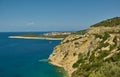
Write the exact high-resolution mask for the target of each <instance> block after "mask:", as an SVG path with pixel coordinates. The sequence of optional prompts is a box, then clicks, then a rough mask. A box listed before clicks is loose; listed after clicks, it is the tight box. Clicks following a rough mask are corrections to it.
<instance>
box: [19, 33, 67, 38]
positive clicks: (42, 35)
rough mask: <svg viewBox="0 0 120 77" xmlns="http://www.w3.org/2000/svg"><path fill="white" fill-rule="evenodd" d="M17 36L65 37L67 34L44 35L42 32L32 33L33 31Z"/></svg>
mask: <svg viewBox="0 0 120 77" xmlns="http://www.w3.org/2000/svg"><path fill="white" fill-rule="evenodd" d="M18 36H22V37H40V38H65V37H67V36H68V35H62V34H61V35H57V34H56V35H52V34H50V35H44V34H34V33H29V34H22V35H18Z"/></svg>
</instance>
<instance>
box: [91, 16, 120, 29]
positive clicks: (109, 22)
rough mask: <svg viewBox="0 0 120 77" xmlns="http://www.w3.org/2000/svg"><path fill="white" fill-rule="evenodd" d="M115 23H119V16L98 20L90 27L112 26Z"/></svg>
mask: <svg viewBox="0 0 120 77" xmlns="http://www.w3.org/2000/svg"><path fill="white" fill-rule="evenodd" d="M117 25H120V17H114V18H111V19H108V20H105V21H102V22H99V23H97V24H94V25H92V26H91V27H100V26H104V27H114V26H117Z"/></svg>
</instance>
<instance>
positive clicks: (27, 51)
mask: <svg viewBox="0 0 120 77" xmlns="http://www.w3.org/2000/svg"><path fill="white" fill-rule="evenodd" d="M38 33H39V34H41V33H42V32H38ZM19 34H24V33H15V32H14V33H8V32H6V33H5V32H4V33H0V77H62V76H63V73H62V72H59V70H60V69H58V68H56V67H54V66H52V65H50V64H49V63H47V62H39V60H41V59H47V58H48V56H49V55H50V54H51V53H52V50H53V48H54V47H55V46H56V45H57V44H58V43H60V41H57V40H33V39H29V40H28V39H27V40H26V39H10V38H8V36H10V35H19Z"/></svg>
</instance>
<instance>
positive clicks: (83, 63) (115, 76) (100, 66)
mask: <svg viewBox="0 0 120 77" xmlns="http://www.w3.org/2000/svg"><path fill="white" fill-rule="evenodd" d="M94 35H95V37H96V38H100V39H102V40H101V41H99V42H98V46H97V47H96V49H95V50H93V51H91V54H90V53H87V55H86V56H85V54H84V53H83V54H81V53H80V54H79V58H78V61H77V62H76V63H74V64H73V68H77V70H76V71H74V72H73V73H72V77H119V76H120V64H119V65H118V63H120V62H119V61H120V53H113V55H112V56H111V57H109V58H108V59H106V60H104V58H105V57H106V56H108V55H110V54H111V51H112V50H113V49H115V48H118V50H120V47H119V46H117V42H118V40H117V39H118V38H117V36H115V37H114V38H113V42H114V44H109V43H108V42H105V41H106V40H107V39H108V38H109V37H110V33H109V32H104V33H103V34H94ZM76 44H77V43H76ZM108 46H109V47H110V48H109V50H102V48H103V47H108ZM96 53H97V54H96ZM95 55H96V56H95ZM88 56H89V57H88ZM108 62H109V63H108ZM107 65H108V66H107ZM114 65H115V66H114Z"/></svg>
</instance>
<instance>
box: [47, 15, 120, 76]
mask: <svg viewBox="0 0 120 77" xmlns="http://www.w3.org/2000/svg"><path fill="white" fill-rule="evenodd" d="M49 61H50V63H51V64H53V65H57V66H60V67H63V68H64V69H65V71H66V72H67V73H68V76H69V77H119V76H120V17H115V18H111V19H107V20H104V21H101V22H100V23H97V24H95V25H92V26H90V28H88V29H86V30H84V31H82V34H81V32H75V33H73V34H71V35H69V36H67V37H66V38H65V39H64V40H62V42H61V43H60V44H59V45H57V46H56V47H55V48H54V51H53V53H52V54H51V55H50V56H49Z"/></svg>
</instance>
